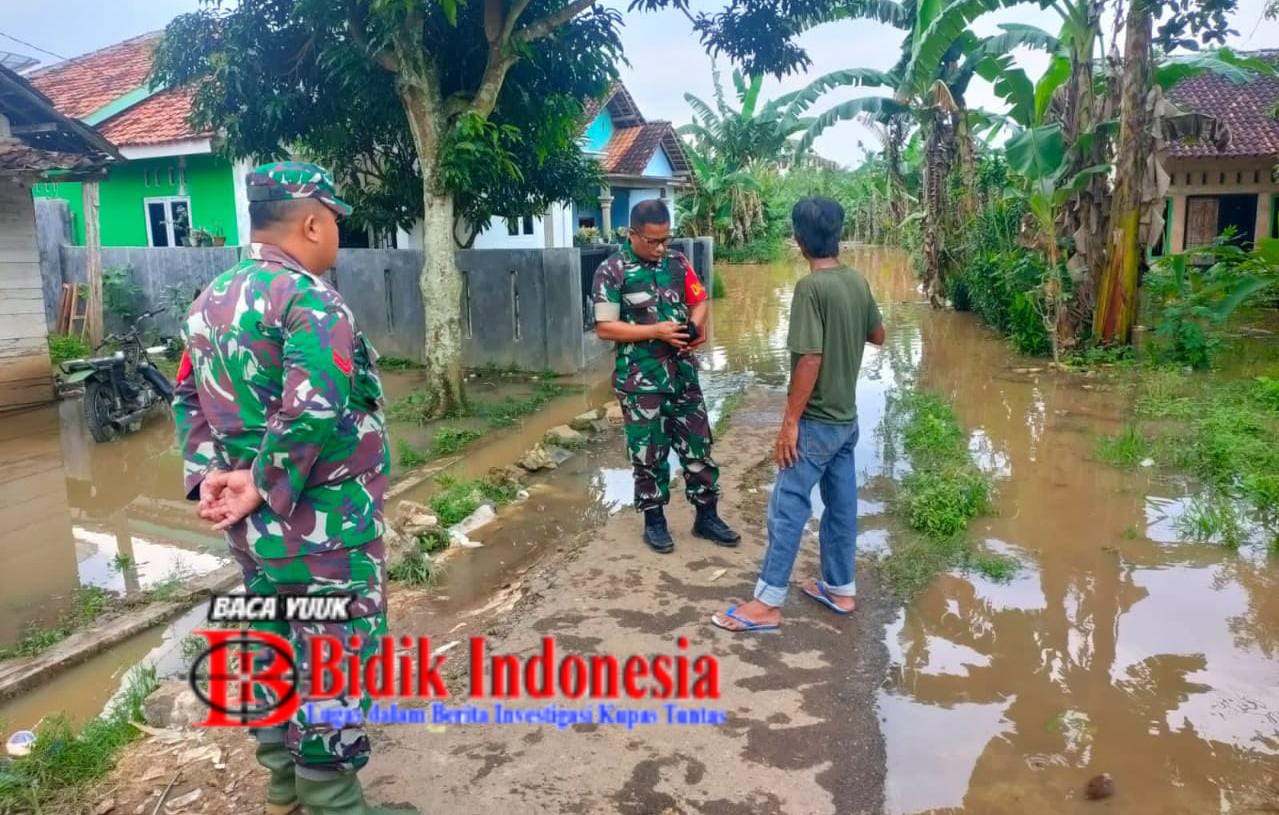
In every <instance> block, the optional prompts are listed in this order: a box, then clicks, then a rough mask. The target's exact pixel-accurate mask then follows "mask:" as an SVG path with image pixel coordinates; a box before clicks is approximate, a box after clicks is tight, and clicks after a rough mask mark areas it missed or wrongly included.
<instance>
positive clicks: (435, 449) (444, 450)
mask: <svg viewBox="0 0 1279 815" xmlns="http://www.w3.org/2000/svg"><path fill="white" fill-rule="evenodd" d="M479 437H480V434H479V433H478V432H477V431H474V430H465V429H463V430H459V429H457V428H453V427H441V428H440V429H439V430H436V431H435V436H434V437H433V438H432V439H431V452H432V453H433V454H435V455H437V456H448V455H452V454H453V453H456V452H457V451H458V450H461V449H462V448H463V447H465V446H466V445H468V444H470V443H471V442H473V441H475V440H476V439H478V438H479Z"/></svg>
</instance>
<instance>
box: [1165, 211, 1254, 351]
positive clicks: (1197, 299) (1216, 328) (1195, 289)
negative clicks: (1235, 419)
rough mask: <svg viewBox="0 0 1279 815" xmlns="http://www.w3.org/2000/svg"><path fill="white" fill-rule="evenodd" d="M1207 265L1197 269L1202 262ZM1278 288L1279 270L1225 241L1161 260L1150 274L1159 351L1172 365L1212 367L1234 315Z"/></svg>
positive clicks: (1225, 237) (1228, 237) (1228, 240)
mask: <svg viewBox="0 0 1279 815" xmlns="http://www.w3.org/2000/svg"><path fill="white" fill-rule="evenodd" d="M1205 258H1206V259H1207V260H1208V263H1209V265H1207V267H1206V268H1205V267H1203V266H1200V265H1197V261H1198V260H1199V259H1205ZM1276 284H1279V269H1276V268H1275V267H1274V266H1273V265H1271V264H1270V263H1269V262H1267V261H1266V259H1265V258H1264V257H1262V256H1260V255H1258V254H1255V253H1252V252H1246V251H1244V250H1243V249H1241V248H1239V247H1238V246H1235V245H1233V244H1232V243H1231V237H1230V236H1229V235H1226V236H1223V237H1222V238H1221V239H1219V240H1218V241H1217V242H1216V243H1215V244H1214V245H1213V246H1212V247H1209V248H1207V249H1202V250H1196V251H1195V252H1193V253H1181V254H1176V255H1168V256H1165V257H1163V258H1160V259H1159V260H1157V261H1156V262H1155V264H1154V265H1153V266H1152V267H1151V269H1150V273H1149V274H1147V275H1146V281H1145V289H1146V294H1147V298H1148V300H1149V301H1150V303H1151V306H1152V308H1153V311H1154V314H1155V322H1154V327H1155V330H1154V334H1155V338H1156V344H1155V349H1156V351H1157V352H1158V354H1159V356H1160V357H1161V358H1163V359H1166V360H1168V361H1169V362H1174V363H1177V364H1181V365H1189V366H1190V367H1192V368H1208V367H1210V366H1211V364H1212V359H1213V354H1214V352H1215V351H1216V349H1217V348H1218V346H1220V344H1221V335H1222V328H1223V326H1224V324H1225V322H1226V320H1227V319H1229V317H1230V315H1231V314H1233V313H1234V312H1235V311H1236V310H1237V309H1239V308H1240V307H1242V306H1245V305H1247V304H1248V303H1249V302H1258V301H1260V300H1261V299H1262V298H1263V297H1264V296H1265V294H1266V292H1267V291H1269V290H1272V289H1273V288H1274V287H1275V286H1276Z"/></svg>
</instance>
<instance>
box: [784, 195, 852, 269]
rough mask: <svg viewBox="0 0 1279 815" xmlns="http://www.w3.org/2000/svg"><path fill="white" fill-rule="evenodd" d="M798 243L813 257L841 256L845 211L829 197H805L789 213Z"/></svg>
mask: <svg viewBox="0 0 1279 815" xmlns="http://www.w3.org/2000/svg"><path fill="white" fill-rule="evenodd" d="M790 219H791V224H792V225H793V226H794V228H795V240H796V242H797V243H799V246H800V248H801V249H803V250H804V251H805V252H806V253H807V254H808V256H809V257H810V258H814V259H816V258H833V257H839V239H840V237H841V236H842V235H843V234H844V208H843V207H841V206H840V205H839V204H838V202H835V201H832V200H831V199H829V198H805V199H803V200H801V201H799V202H798V203H797V204H795V208H794V209H792V210H791V213H790Z"/></svg>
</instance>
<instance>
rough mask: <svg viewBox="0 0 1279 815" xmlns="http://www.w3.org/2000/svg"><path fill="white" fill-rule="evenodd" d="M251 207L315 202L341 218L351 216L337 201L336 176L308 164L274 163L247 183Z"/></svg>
mask: <svg viewBox="0 0 1279 815" xmlns="http://www.w3.org/2000/svg"><path fill="white" fill-rule="evenodd" d="M245 184H246V185H247V186H248V197H249V201H250V203H251V202H253V201H292V200H296V199H299V198H314V199H316V200H317V201H319V202H320V203H322V204H324V205H325V206H326V207H328V208H329V209H331V210H333V211H334V212H336V213H337V214H338V215H342V216H347V215H350V214H351V205H350V204H348V203H347V202H345V201H343V200H342V199H341V198H338V197H337V192H336V190H335V185H334V183H333V176H332V175H330V174H329V171H328V170H326V169H324V168H323V167H321V166H320V165H318V164H312V163H311V162H309V161H273V162H270V163H269V164H263V165H262V166H260V167H258V168H257V169H255V170H254V171H253V172H251V173H249V175H248V177H247V178H246V179H245Z"/></svg>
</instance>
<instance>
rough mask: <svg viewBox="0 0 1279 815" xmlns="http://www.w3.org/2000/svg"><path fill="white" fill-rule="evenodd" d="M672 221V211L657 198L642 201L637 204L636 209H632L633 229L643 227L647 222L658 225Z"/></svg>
mask: <svg viewBox="0 0 1279 815" xmlns="http://www.w3.org/2000/svg"><path fill="white" fill-rule="evenodd" d="M670 222H671V211H670V210H669V209H667V208H666V205H665V204H663V203H662V202H661V200H660V199H657V198H650V199H648V200H647V201H640V202H639V203H638V204H636V205H635V209H633V210H631V229H643V228H644V227H645V225H647V224H652V225H654V226H657V225H658V224H669V223H670Z"/></svg>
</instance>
